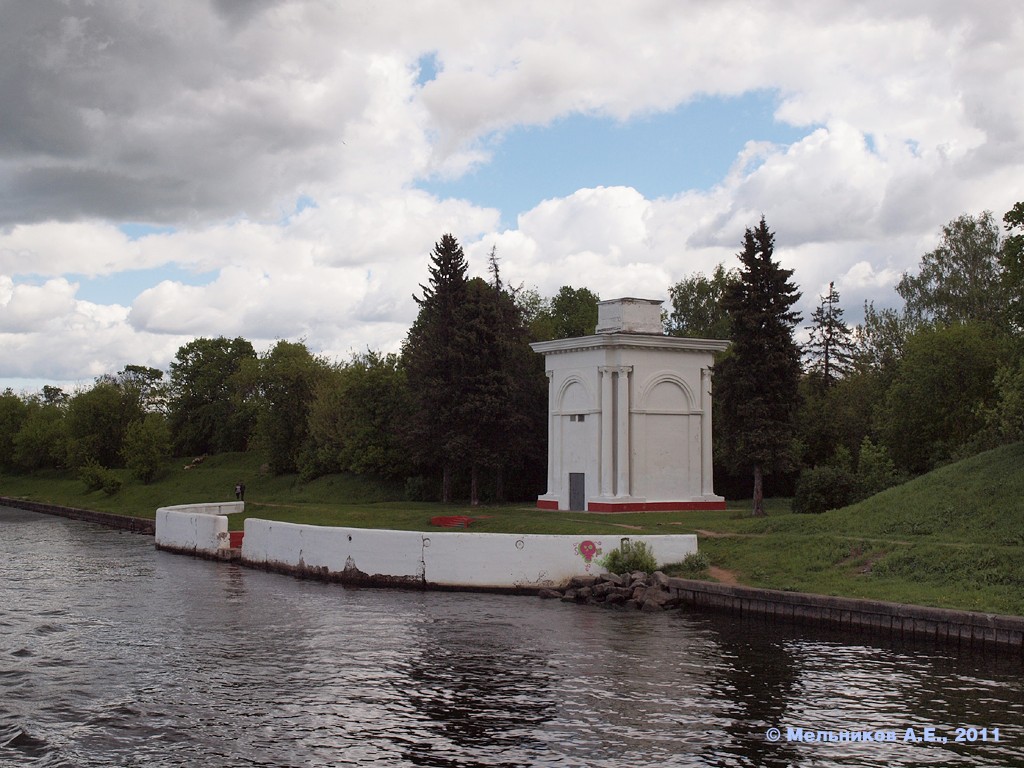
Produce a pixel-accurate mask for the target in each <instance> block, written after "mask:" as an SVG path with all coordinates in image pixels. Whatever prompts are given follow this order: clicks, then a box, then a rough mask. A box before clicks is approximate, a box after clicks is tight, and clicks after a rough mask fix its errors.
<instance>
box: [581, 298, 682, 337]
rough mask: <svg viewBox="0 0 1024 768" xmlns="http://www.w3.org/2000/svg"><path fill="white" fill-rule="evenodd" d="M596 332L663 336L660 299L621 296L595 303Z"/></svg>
mask: <svg viewBox="0 0 1024 768" xmlns="http://www.w3.org/2000/svg"><path fill="white" fill-rule="evenodd" d="M594 333H597V334H603V333H643V334H654V335H657V336H663V335H664V333H665V331H664V328H663V327H662V324H661V299H637V298H633V297H629V296H627V297H623V298H621V299H609V300H608V301H599V302H598V303H597V329H596V330H595V331H594Z"/></svg>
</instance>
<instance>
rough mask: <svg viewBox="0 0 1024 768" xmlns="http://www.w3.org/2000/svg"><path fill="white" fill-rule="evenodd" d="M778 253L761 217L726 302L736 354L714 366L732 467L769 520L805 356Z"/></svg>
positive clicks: (786, 459) (788, 456)
mask: <svg viewBox="0 0 1024 768" xmlns="http://www.w3.org/2000/svg"><path fill="white" fill-rule="evenodd" d="M774 250H775V235H774V234H772V233H771V232H770V231H769V230H768V225H767V224H766V223H765V220H764V217H763V216H762V217H761V222H760V224H758V226H757V227H756V228H754V229H747V230H746V233H745V234H744V238H743V251H742V252H740V253H739V254H738V256H739V259H740V262H741V265H742V266H741V269H740V276H739V280H738V281H737V282H735V283H732V284H730V285H729V287H728V289H727V290H726V292H725V294H724V296H723V300H722V304H723V306H724V307H725V310H726V311H727V312H728V313H729V321H730V325H731V328H732V346H731V348H730V350H729V352H728V353H727V354H726V355H725V356H724V358H723V359H722V360H721V362H719V363H717V364H716V365H715V390H716V397H717V399H718V400H719V403H720V405H721V406H722V407H721V410H720V413H721V414H722V418H721V419H720V421H719V424H718V425H717V426H718V427H719V428H720V429H721V430H722V432H723V433H724V435H723V437H724V441H723V442H724V445H725V446H726V456H727V458H728V460H729V461H730V463H731V464H732V465H733V466H734V467H735V468H736V469H737V470H740V469H747V470H752V471H753V475H754V491H753V497H754V503H753V514H754V515H755V516H761V515H763V514H764V485H763V476H764V474H765V473H769V472H773V471H778V470H782V469H786V468H787V467H788V466H789V465H790V463H791V461H792V443H793V436H794V429H795V427H794V415H795V412H796V409H797V406H798V405H799V401H800V395H799V389H798V387H799V382H800V349H799V347H798V346H797V344H796V342H795V341H794V339H793V330H794V328H795V327H796V325H797V324H798V323H799V322H800V320H801V317H800V314H799V313H797V312H794V311H793V310H792V307H793V305H794V304H795V303H796V302H797V301H798V300H799V299H800V293H799V292H798V291H797V288H796V285H794V284H793V283H792V282H790V277H792V275H793V270H791V269H782V267H781V266H780V265H779V264H778V262H776V261H773V259H772V256H773V254H774Z"/></svg>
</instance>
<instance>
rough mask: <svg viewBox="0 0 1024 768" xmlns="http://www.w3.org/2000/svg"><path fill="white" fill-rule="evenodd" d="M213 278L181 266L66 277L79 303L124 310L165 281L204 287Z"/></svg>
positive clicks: (213, 273)
mask: <svg viewBox="0 0 1024 768" xmlns="http://www.w3.org/2000/svg"><path fill="white" fill-rule="evenodd" d="M216 276H217V273H216V272H190V271H188V270H186V269H182V268H180V267H175V266H166V267H158V268H155V269H132V270H127V271H125V272H118V273H117V274H114V275H102V276H100V277H86V276H84V275H67V279H68V280H69V281H71V282H74V283H78V284H79V288H78V293H77V294H75V297H76V298H78V299H81V300H82V301H91V302H93V303H94V304H120V305H121V306H124V307H127V306H130V305H131V303H132V302H133V301H134V300H135V297H136V296H138V295H139V294H140V293H142V292H143V291H144V290H146V289H147V288H152V287H153V286H155V285H156V284H157V283H160V282H162V281H164V280H173V281H175V282H178V283H184V284H185V285H207V284H208V283H210V282H211V281H213V279H214V278H216Z"/></svg>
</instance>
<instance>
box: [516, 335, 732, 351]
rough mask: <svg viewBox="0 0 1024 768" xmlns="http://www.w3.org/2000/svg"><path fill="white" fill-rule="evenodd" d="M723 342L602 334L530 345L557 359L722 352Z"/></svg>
mask: <svg viewBox="0 0 1024 768" xmlns="http://www.w3.org/2000/svg"><path fill="white" fill-rule="evenodd" d="M729 343H730V342H728V341H722V340H721V339H689V338H684V337H681V336H661V335H655V334H640V333H601V334H597V335H595V336H577V337H575V338H571V339H555V340H554V341H538V342H535V343H533V344H531V345H530V348H531V349H533V351H534V352H539V353H540V354H542V355H556V354H561V353H565V352H576V351H579V350H584V349H664V350H671V351H674V352H723V351H725V350H726V349H727V348H728V347H729Z"/></svg>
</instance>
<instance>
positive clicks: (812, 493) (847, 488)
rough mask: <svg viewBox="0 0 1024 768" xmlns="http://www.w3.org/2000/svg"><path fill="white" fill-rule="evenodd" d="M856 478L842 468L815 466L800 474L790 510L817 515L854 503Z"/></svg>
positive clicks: (856, 485) (856, 489)
mask: <svg viewBox="0 0 1024 768" xmlns="http://www.w3.org/2000/svg"><path fill="white" fill-rule="evenodd" d="M857 492H858V483H857V476H856V475H854V474H853V473H852V472H851V471H850V470H848V469H845V468H843V467H833V466H824V467H814V468H813V469H805V470H804V471H803V472H801V473H800V479H799V480H798V481H797V483H796V492H795V493H794V494H793V511H794V512H797V513H801V514H812V515H817V514H821V513H822V512H825V511H827V510H829V509H839V508H840V507H845V506H846V505H848V504H852V503H853V502H855V501H856V500H857Z"/></svg>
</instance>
